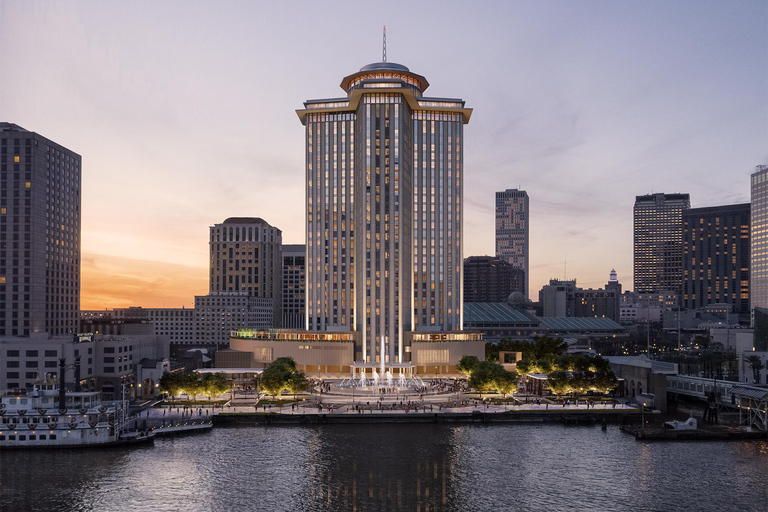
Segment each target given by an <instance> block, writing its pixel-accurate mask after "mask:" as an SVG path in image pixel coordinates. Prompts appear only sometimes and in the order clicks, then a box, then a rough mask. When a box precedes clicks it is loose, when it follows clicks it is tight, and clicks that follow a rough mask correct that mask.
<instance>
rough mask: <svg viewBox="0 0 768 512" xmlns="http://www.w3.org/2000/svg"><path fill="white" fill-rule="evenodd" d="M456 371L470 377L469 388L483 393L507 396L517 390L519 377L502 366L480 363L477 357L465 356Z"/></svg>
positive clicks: (489, 362)
mask: <svg viewBox="0 0 768 512" xmlns="http://www.w3.org/2000/svg"><path fill="white" fill-rule="evenodd" d="M456 369H457V370H458V371H460V372H461V373H463V374H464V375H466V376H467V377H468V384H469V387H471V388H474V389H476V390H477V391H479V392H480V396H482V394H483V393H489V392H491V391H496V392H497V393H499V394H502V395H507V394H509V393H514V392H515V391H516V390H517V385H518V382H519V376H518V375H517V374H516V373H514V372H510V371H507V370H505V369H504V367H502V366H501V365H500V364H498V363H493V362H491V361H480V360H479V359H478V358H476V357H475V356H464V357H462V358H461V359H460V360H459V363H458V364H457V365H456Z"/></svg>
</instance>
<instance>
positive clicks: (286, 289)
mask: <svg viewBox="0 0 768 512" xmlns="http://www.w3.org/2000/svg"><path fill="white" fill-rule="evenodd" d="M305 254H306V246H304V245H303V244H301V245H283V322H282V326H283V328H284V329H305V328H306V320H307V318H306V317H307V315H306V310H305V303H304V294H305V287H306V270H305V268H306V265H305V264H304V258H305Z"/></svg>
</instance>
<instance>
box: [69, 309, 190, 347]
mask: <svg viewBox="0 0 768 512" xmlns="http://www.w3.org/2000/svg"><path fill="white" fill-rule="evenodd" d="M106 319H113V320H145V321H148V322H151V323H152V325H153V331H154V332H153V334H154V335H155V336H165V337H167V338H168V341H169V342H170V343H171V344H173V345H196V344H197V341H196V339H195V310H194V308H143V307H141V306H132V307H128V308H114V309H110V310H84V311H81V312H80V320H81V322H95V321H98V320H106ZM80 332H90V331H88V330H83V329H81V331H80Z"/></svg>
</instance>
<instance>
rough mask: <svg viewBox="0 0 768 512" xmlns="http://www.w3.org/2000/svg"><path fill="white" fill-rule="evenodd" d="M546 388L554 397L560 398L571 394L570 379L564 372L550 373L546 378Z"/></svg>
mask: <svg viewBox="0 0 768 512" xmlns="http://www.w3.org/2000/svg"><path fill="white" fill-rule="evenodd" d="M547 387H548V388H549V389H550V391H552V392H553V393H554V394H555V395H557V396H561V395H566V394H568V393H570V392H571V390H572V388H571V378H570V377H569V376H568V374H567V373H566V372H564V371H557V372H552V373H550V374H549V376H548V377H547Z"/></svg>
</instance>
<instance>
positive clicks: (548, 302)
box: [539, 270, 621, 322]
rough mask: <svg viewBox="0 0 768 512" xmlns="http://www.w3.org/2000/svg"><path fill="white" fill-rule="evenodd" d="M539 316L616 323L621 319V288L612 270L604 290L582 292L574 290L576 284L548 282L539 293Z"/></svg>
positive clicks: (573, 282) (552, 280)
mask: <svg viewBox="0 0 768 512" xmlns="http://www.w3.org/2000/svg"><path fill="white" fill-rule="evenodd" d="M539 302H540V304H541V307H542V316H543V317H544V318H549V317H577V318H588V317H598V318H610V319H611V320H613V321H614V322H619V320H620V318H621V284H620V283H619V281H618V278H617V276H616V271H615V270H611V274H610V278H609V281H608V283H607V284H606V285H605V288H603V289H601V288H598V289H595V290H593V289H592V288H589V289H583V288H579V287H578V286H576V281H575V280H571V281H561V280H559V279H551V280H550V281H549V284H548V285H545V286H543V287H542V288H541V291H539Z"/></svg>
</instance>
